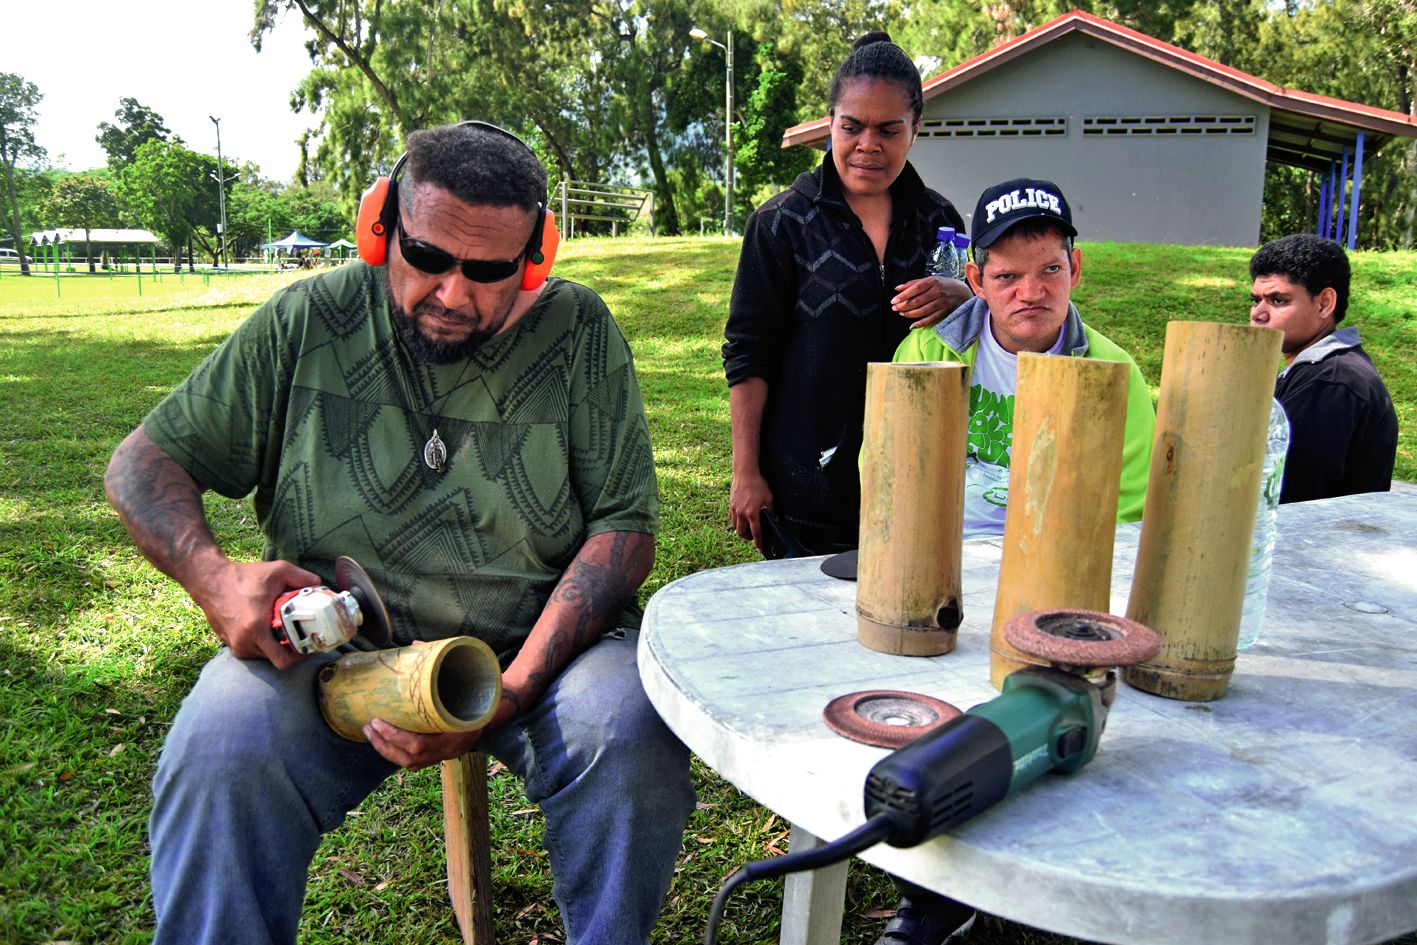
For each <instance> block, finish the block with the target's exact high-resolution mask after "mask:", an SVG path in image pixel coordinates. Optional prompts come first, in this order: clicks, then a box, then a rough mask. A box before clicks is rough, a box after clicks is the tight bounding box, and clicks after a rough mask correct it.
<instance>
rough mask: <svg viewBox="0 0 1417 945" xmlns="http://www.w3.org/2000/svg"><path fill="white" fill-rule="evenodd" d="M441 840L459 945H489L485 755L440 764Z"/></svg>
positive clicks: (489, 846) (489, 848)
mask: <svg viewBox="0 0 1417 945" xmlns="http://www.w3.org/2000/svg"><path fill="white" fill-rule="evenodd" d="M440 773H441V775H442V780H443V837H444V839H445V841H446V843H447V851H448V896H449V898H451V899H452V901H453V913H454V914H455V915H456V916H457V919H458V929H459V930H460V931H461V932H462V940H463V943H464V945H492V866H491V852H492V836H491V831H490V829H489V827H488V824H487V756H486V755H485V754H483V753H482V752H480V751H475V752H471V753H469V754H466V755H462V756H460V757H458V758H452V759H449V760H448V761H445V762H443V764H442V766H441V769H440Z"/></svg>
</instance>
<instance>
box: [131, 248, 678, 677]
mask: <svg viewBox="0 0 1417 945" xmlns="http://www.w3.org/2000/svg"><path fill="white" fill-rule="evenodd" d="M143 425H144V427H145V429H146V430H147V432H148V434H149V435H150V436H151V437H152V438H153V440H154V441H156V442H157V443H158V445H159V446H161V447H162V448H163V449H164V450H166V451H167V452H168V453H169V454H170V455H171V456H172V457H173V458H174V459H175V460H176V461H177V462H178V463H180V464H181V465H182V466H183V467H184V468H185V469H186V470H187V472H188V473H189V474H191V475H192V477H193V478H194V479H196V480H197V481H198V482H199V483H201V484H202V485H203V486H206V487H209V488H211V489H213V490H215V491H217V492H219V493H221V494H222V495H225V496H230V497H233V498H236V497H241V496H245V495H247V494H251V493H252V492H253V491H254V504H255V512H256V518H257V521H258V522H259V524H260V527H261V529H262V531H263V532H264V534H265V536H266V542H265V547H264V550H263V551H262V557H263V558H264V559H266V560H274V559H284V560H287V561H291V562H294V563H295V564H298V565H300V566H301V567H303V568H306V569H308V570H310V571H313V572H315V573H317V574H319V575H321V577H322V578H323V579H324V580H325V582H326V583H331V584H332V582H333V578H334V561H335V558H336V557H338V556H339V555H348V556H350V557H352V558H354V559H355V560H356V561H358V562H359V563H360V564H361V565H362V566H363V567H364V569H365V570H366V571H368V572H369V575H370V577H371V578H372V579H373V581H374V583H375V586H376V587H377V588H378V590H379V592H380V594H381V596H382V597H383V598H384V602H385V604H386V605H387V607H388V609H389V615H390V618H391V621H392V624H393V628H392V629H393V638H394V640H395V641H396V642H397V643H399V644H406V643H409V642H411V641H413V640H433V639H440V638H443V637H448V636H455V635H471V636H476V637H478V638H480V639H482V640H483V641H484V642H486V643H487V644H488V645H489V646H491V647H492V649H493V650H495V651H496V652H497V653H498V655H499V656H500V657H501V658H502V659H503V660H504V662H505V661H506V660H508V659H510V657H511V656H512V655H514V654H515V652H516V651H517V649H518V648H519V647H520V645H521V643H522V642H523V641H524V640H525V639H526V637H527V634H528V633H529V632H530V631H531V627H532V625H533V623H534V622H535V621H536V619H537V617H538V616H539V615H540V613H541V610H542V608H543V607H544V606H545V604H546V601H547V599H548V597H549V596H550V594H551V592H552V590H553V589H554V587H555V585H556V582H557V581H558V580H559V579H560V577H561V574H562V572H563V571H564V570H565V569H566V567H567V566H568V565H569V564H570V562H571V560H572V559H573V558H574V557H575V555H576V553H577V552H578V551H579V549H580V548H581V546H582V545H583V544H584V543H585V542H586V540H587V539H588V538H590V537H592V536H594V535H597V534H600V533H602V532H608V531H631V532H643V533H648V534H653V533H654V532H655V530H656V529H657V527H658V508H659V493H658V488H657V484H656V481H655V474H654V458H653V453H652V451H651V448H650V440H649V430H648V426H647V424H646V421H645V413H644V406H643V404H642V402H641V399H640V392H639V386H638V383H637V381H636V379H635V371H634V364H633V360H632V357H631V354H630V349H629V346H628V345H627V344H626V342H625V338H624V336H623V335H621V333H620V330H619V328H618V326H616V324H615V321H614V319H612V318H611V316H610V312H609V310H608V309H607V308H606V306H605V303H604V302H603V301H602V300H601V299H600V297H599V296H597V295H596V294H595V293H594V292H592V291H591V290H590V289H587V288H586V287H584V286H581V285H578V284H576V283H572V282H567V281H564V280H561V279H551V280H549V281H548V282H547V284H546V287H545V288H544V290H543V291H542V294H541V296H540V298H539V299H538V300H537V301H536V302H535V303H534V304H533V305H532V307H531V308H530V309H529V310H528V311H527V312H526V314H525V315H524V316H523V317H522V318H521V319H520V320H519V321H518V322H516V324H514V325H513V326H512V327H510V328H508V329H507V330H506V331H504V332H503V333H502V334H500V335H498V336H497V337H495V338H493V339H492V340H491V341H490V342H488V343H487V344H486V345H484V346H483V347H482V348H481V349H480V350H478V351H477V352H476V353H475V354H474V355H473V356H472V357H470V358H469V359H467V360H465V361H460V362H457V363H453V364H442V365H435V364H426V363H423V362H420V361H418V360H416V359H415V358H414V357H413V356H412V354H411V353H410V352H409V351H408V349H407V348H406V346H405V345H404V344H403V342H402V341H401V340H400V339H399V338H398V336H397V334H396V332H395V330H394V325H393V322H392V315H391V313H390V311H389V303H388V295H387V290H386V288H385V277H384V270H383V269H382V268H375V267H370V266H367V265H365V264H364V263H362V262H356V263H351V264H348V265H345V266H342V267H340V268H339V269H337V270H334V271H333V272H330V273H326V274H322V275H319V276H316V277H313V278H310V279H306V280H304V281H302V282H298V283H295V284H293V285H291V286H288V287H286V288H284V289H282V290H281V291H279V292H278V293H276V295H275V296H274V297H272V298H271V299H270V301H268V302H266V303H265V304H264V305H262V306H261V307H260V308H259V309H257V310H256V311H255V312H254V313H253V314H252V315H251V316H250V317H249V318H247V319H246V321H245V322H243V323H242V324H241V325H240V326H239V327H238V328H237V329H236V331H235V332H234V333H233V334H232V335H231V336H230V337H229V338H228V339H227V340H226V341H225V342H223V343H222V345H221V346H220V347H218V348H217V349H216V351H214V352H213V353H212V354H211V355H210V356H209V357H208V358H207V359H206V360H205V361H204V362H203V363H202V364H201V365H200V366H198V367H197V369H196V370H194V371H193V372H192V374H191V375H190V376H188V377H187V378H186V380H184V381H183V382H182V383H181V384H179V385H178V386H177V388H176V389H174V390H173V391H172V393H170V394H169V395H168V396H167V397H166V398H164V399H163V400H162V402H161V403H159V404H158V405H157V406H156V407H155V408H153V410H152V412H151V413H149V414H148V416H147V417H146V418H145V419H144V421H143ZM435 429H436V430H437V433H438V437H439V438H440V439H441V440H442V441H443V442H444V443H445V444H446V447H447V454H448V455H447V461H446V463H445V465H444V468H443V470H442V471H441V472H436V471H434V470H432V469H430V468H428V466H427V465H425V463H424V459H423V448H424V444H425V443H426V442H427V441H428V439H429V438H430V436H431V435H432V433H433V431H434V430H435ZM629 619H630V615H622V620H629Z"/></svg>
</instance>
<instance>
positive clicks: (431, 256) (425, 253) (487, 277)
mask: <svg viewBox="0 0 1417 945" xmlns="http://www.w3.org/2000/svg"><path fill="white" fill-rule="evenodd" d="M398 228H399V252H401V253H403V258H404V260H405V261H406V262H407V263H408V264H409V265H410V266H412V267H413V268H414V269H417V270H419V271H420V272H426V273H428V274H429V275H433V276H441V275H442V274H443V273H445V272H447V271H448V270H449V269H451V268H453V267H454V266H458V267H460V268H461V269H462V274H463V276H464V277H465V278H466V279H467V280H468V281H470V282H501V281H502V280H503V279H510V278H511V277H512V276H514V275H516V273H517V272H519V271H520V270H521V266H522V256H524V255H525V252H522V253H518V254H517V257H516V258H515V259H459V258H457V257H456V256H454V255H452V254H450V253H447V252H444V251H443V250H441V249H439V248H438V247H436V246H433V245H431V244H429V243H425V242H423V241H422V240H416V239H414V238H413V237H411V236H409V235H408V234H407V233H405V232H404V229H403V220H399V222H398Z"/></svg>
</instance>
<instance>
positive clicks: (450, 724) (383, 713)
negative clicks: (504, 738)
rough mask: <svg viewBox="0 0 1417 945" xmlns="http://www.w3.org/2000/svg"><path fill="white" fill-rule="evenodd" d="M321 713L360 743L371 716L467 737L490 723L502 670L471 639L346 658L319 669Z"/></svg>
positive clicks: (487, 651) (486, 648) (414, 728)
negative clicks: (474, 730)
mask: <svg viewBox="0 0 1417 945" xmlns="http://www.w3.org/2000/svg"><path fill="white" fill-rule="evenodd" d="M319 690H320V711H321V712H322V713H323V714H324V716H325V721H326V722H329V723H330V728H332V729H334V730H335V731H336V732H337V733H339V734H340V735H342V736H344V737H345V738H348V739H349V740H350V741H356V742H362V741H365V738H364V732H363V728H364V726H365V725H366V724H367V723H368V722H369V721H370V720H371V719H375V718H379V719H383V720H384V721H386V722H391V723H393V724H394V725H397V726H398V727H399V728H401V729H404V730H405V731H409V732H470V731H472V730H473V729H477V728H481V727H482V726H484V725H486V724H487V723H488V722H490V721H491V720H492V714H493V713H494V712H496V711H497V703H498V702H499V701H500V700H501V698H502V670H501V667H500V666H499V665H498V663H497V656H496V654H494V653H493V652H492V649H491V648H490V647H489V646H488V645H487V644H486V643H483V642H482V641H481V640H478V639H475V638H474V637H449V638H448V639H446V640H438V641H436V642H434V643H424V644H421V645H419V646H405V647H400V648H399V649H396V650H375V651H373V652H369V653H349V654H347V655H345V656H342V657H340V658H339V659H338V660H336V661H335V662H333V663H330V664H329V665H327V666H325V667H324V668H323V669H321V670H320V675H319Z"/></svg>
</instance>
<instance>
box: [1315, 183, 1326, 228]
mask: <svg viewBox="0 0 1417 945" xmlns="http://www.w3.org/2000/svg"><path fill="white" fill-rule="evenodd" d="M1328 181H1329V179H1328V177H1324V178H1323V180H1322V182H1321V183H1320V184H1319V225H1318V228H1317V229H1315V230H1314V234H1315V235H1317V236H1323V235H1324V234H1325V233H1327V232H1328V200H1329V196H1330V194H1329V192H1328Z"/></svg>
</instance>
